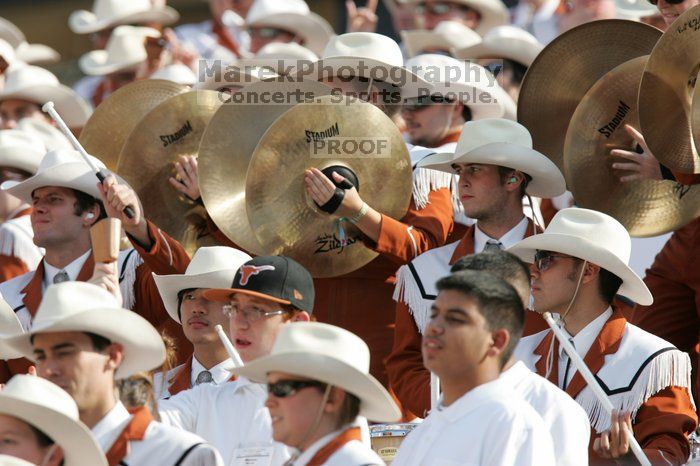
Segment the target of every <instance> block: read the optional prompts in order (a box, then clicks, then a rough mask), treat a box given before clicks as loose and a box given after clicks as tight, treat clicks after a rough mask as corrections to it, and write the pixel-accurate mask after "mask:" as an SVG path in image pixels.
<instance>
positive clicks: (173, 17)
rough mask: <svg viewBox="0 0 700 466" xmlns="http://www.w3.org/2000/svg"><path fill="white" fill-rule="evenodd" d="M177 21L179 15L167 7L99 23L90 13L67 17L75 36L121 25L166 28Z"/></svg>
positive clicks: (78, 13)
mask: <svg viewBox="0 0 700 466" xmlns="http://www.w3.org/2000/svg"><path fill="white" fill-rule="evenodd" d="M178 19H180V13H178V12H177V10H175V9H174V8H172V7H169V6H164V7H157V8H153V9H151V10H148V11H142V12H139V13H132V14H130V15H126V16H122V17H119V18H110V19H105V20H101V21H100V20H98V19H97V17H96V16H95V14H94V13H93V12H91V11H87V10H78V11H74V12H73V13H71V15H70V16H69V17H68V27H69V28H70V30H71V31H73V32H74V33H75V34H90V33H92V32H98V31H102V30H103V29H107V28H110V27H114V26H119V25H122V24H141V23H144V24H145V23H160V24H163V25H164V26H167V25H169V24H173V23H174V22H176V21H177V20H178Z"/></svg>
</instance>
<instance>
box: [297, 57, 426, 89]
mask: <svg viewBox="0 0 700 466" xmlns="http://www.w3.org/2000/svg"><path fill="white" fill-rule="evenodd" d="M359 63H362V66H361V67H359V70H358V64H359ZM345 69H347V70H352V74H350V75H349V76H359V77H361V78H367V79H370V78H371V79H374V80H377V81H384V82H387V83H390V84H393V85H394V86H397V87H398V88H399V89H401V97H402V98H404V99H408V98H411V97H419V96H423V95H430V93H431V92H432V90H433V85H432V84H430V83H429V82H428V81H426V80H425V79H423V78H421V77H420V76H418V75H417V74H415V73H413V72H411V71H409V70H408V69H406V68H404V67H402V66H394V65H391V64H389V63H386V62H383V61H379V60H373V59H370V58H362V57H349V56H344V57H330V58H322V59H321V60H318V61H317V62H315V63H312V64H310V65H309V66H308V67H305V68H301V69H298V70H295V71H292V72H291V73H290V75H293V76H294V75H296V77H297V78H298V79H309V80H314V81H321V80H322V79H323V78H332V77H334V76H346V75H347V74H346V73H345ZM372 70H374V72H372ZM378 70H383V71H384V72H379V71H378ZM327 71H330V73H326V72H327ZM358 71H359V72H358Z"/></svg>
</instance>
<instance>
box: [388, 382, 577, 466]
mask: <svg viewBox="0 0 700 466" xmlns="http://www.w3.org/2000/svg"><path fill="white" fill-rule="evenodd" d="M582 441H583V442H585V443H587V442H588V440H587V439H584V440H582ZM554 464H555V461H554V447H553V445H552V438H551V436H550V434H549V430H548V429H547V427H546V426H545V425H544V422H543V421H542V418H541V417H540V416H539V415H537V413H536V412H535V410H534V409H533V408H532V407H531V406H530V405H529V404H528V403H527V402H525V400H523V398H522V397H521V396H520V395H519V394H518V393H516V391H515V390H514V389H513V387H511V386H510V384H509V382H508V381H507V380H505V379H500V378H499V379H496V380H494V381H492V382H489V383H485V384H483V385H479V386H478V387H476V388H474V389H472V390H470V391H468V392H467V393H465V394H464V395H462V397H460V398H459V399H458V400H457V401H455V402H454V403H452V404H451V405H449V406H446V407H443V408H441V409H436V410H433V411H431V412H430V414H429V415H428V417H427V418H426V419H425V420H424V421H423V422H422V423H421V424H419V425H418V427H416V428H415V429H414V430H413V432H411V433H410V434H408V436H407V437H406V439H405V440H404V441H403V443H402V444H401V447H400V448H399V451H398V454H397V456H396V459H395V460H394V461H393V462H392V466H409V465H410V466H414V465H421V466H457V465H460V466H464V465H470V466H471V465H483V466H506V465H507V466H553V465H554Z"/></svg>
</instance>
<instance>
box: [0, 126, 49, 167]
mask: <svg viewBox="0 0 700 466" xmlns="http://www.w3.org/2000/svg"><path fill="white" fill-rule="evenodd" d="M45 154H46V148H45V146H44V144H43V143H42V142H41V140H39V139H38V138H37V137H36V136H34V135H33V134H31V133H28V132H26V131H22V130H19V129H5V130H0V167H10V168H18V169H20V170H24V171H26V172H29V173H31V174H34V173H36V171H37V169H38V168H39V164H40V163H41V159H43V158H44V155H45Z"/></svg>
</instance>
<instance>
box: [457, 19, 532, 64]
mask: <svg viewBox="0 0 700 466" xmlns="http://www.w3.org/2000/svg"><path fill="white" fill-rule="evenodd" d="M543 48H544V45H542V44H541V43H540V42H539V41H538V40H537V39H536V38H535V36H533V35H532V34H530V33H529V32H527V31H523V30H522V29H520V28H518V27H515V26H498V27H495V28H493V29H491V30H490V31H489V32H487V33H486V35H484V39H483V40H482V41H481V42H480V43H478V44H474V45H471V46H469V47H462V48H458V47H455V48H454V49H451V51H452V55H453V56H454V57H455V58H461V59H466V60H472V59H473V60H477V59H479V58H507V59H508V60H513V61H515V62H518V63H520V64H522V65H525V66H527V67H529V66H530V65H532V62H533V61H535V57H537V55H538V54H539V53H540V52H541V51H542V49H543Z"/></svg>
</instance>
